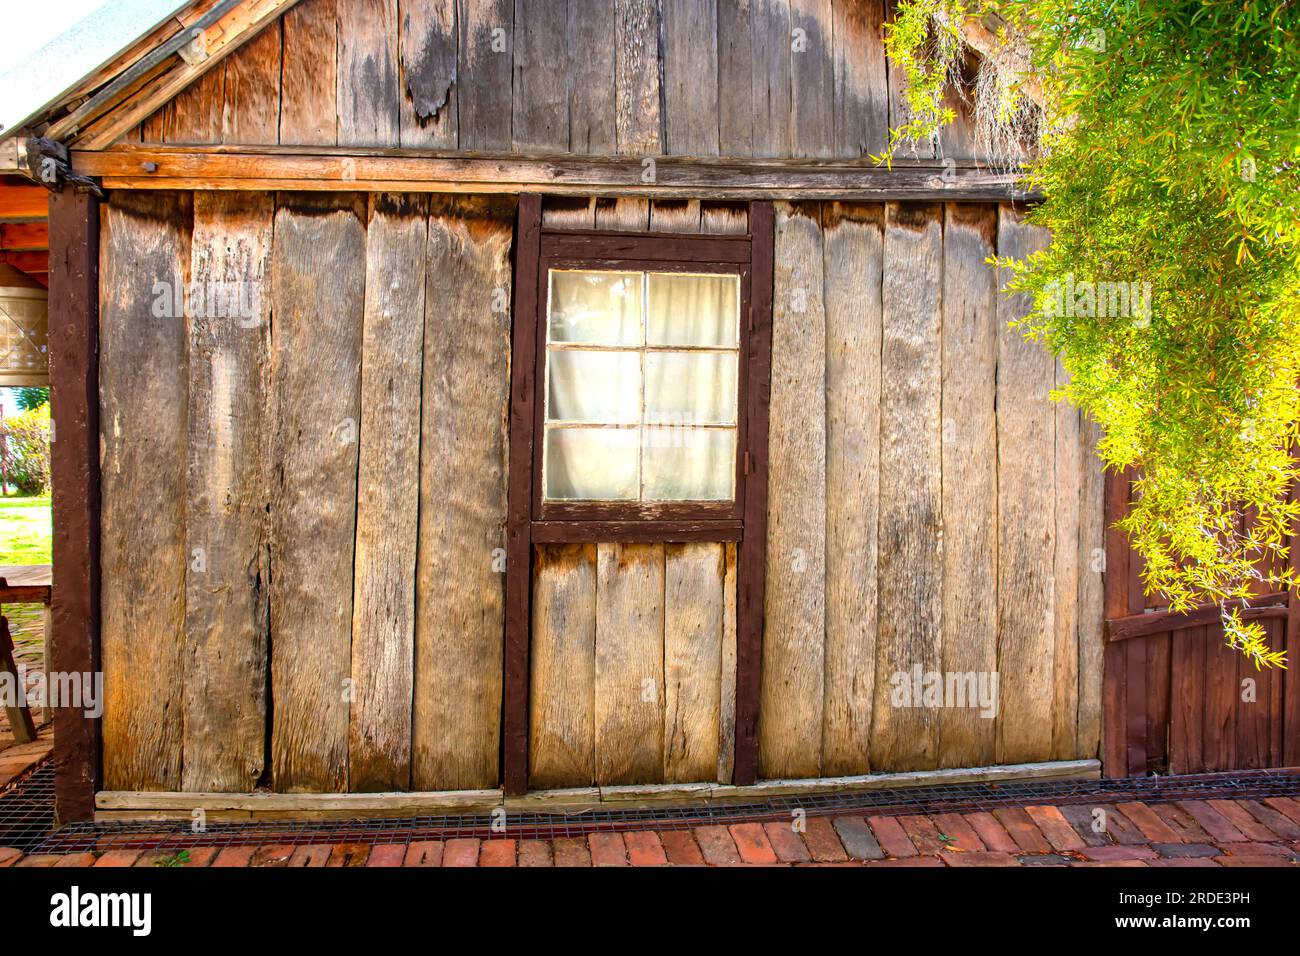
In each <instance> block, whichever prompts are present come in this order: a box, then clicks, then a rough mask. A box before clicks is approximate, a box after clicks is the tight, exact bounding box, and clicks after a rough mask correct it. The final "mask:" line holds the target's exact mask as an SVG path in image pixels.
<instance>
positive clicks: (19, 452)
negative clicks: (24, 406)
mask: <svg viewBox="0 0 1300 956" xmlns="http://www.w3.org/2000/svg"><path fill="white" fill-rule="evenodd" d="M0 449H2V452H0V453H3V455H4V464H5V467H4V472H5V477H6V478H7V479H8V481H9V484H11V485H13V486H14V487H15V488H17V489H18V493H19V494H23V495H42V494H46V493H48V492H49V490H50V406H49V405H41V406H40V407H38V408H34V409H32V410H31V411H28V412H23V413H22V414H20V415H15V416H14V417H13V418H7V419H5V420H4V422H3V423H0Z"/></svg>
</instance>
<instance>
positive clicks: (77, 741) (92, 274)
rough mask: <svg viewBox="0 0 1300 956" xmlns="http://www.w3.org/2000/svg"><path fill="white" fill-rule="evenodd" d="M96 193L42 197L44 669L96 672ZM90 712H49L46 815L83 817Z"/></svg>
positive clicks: (90, 781) (95, 759) (94, 739)
mask: <svg viewBox="0 0 1300 956" xmlns="http://www.w3.org/2000/svg"><path fill="white" fill-rule="evenodd" d="M99 210H100V206H99V200H98V199H96V198H95V197H94V196H92V195H90V194H89V193H83V192H78V191H74V190H72V189H68V188H66V187H65V188H64V190H63V192H61V193H52V194H51V195H50V282H51V287H50V298H49V317H50V334H49V355H50V386H51V387H50V410H51V421H52V425H51V427H53V428H57V430H58V441H56V442H53V443H51V446H50V458H51V468H50V477H51V482H52V484H53V490H52V494H51V498H52V506H53V513H54V540H53V549H54V555H53V583H54V587H53V603H52V607H51V611H50V613H51V617H52V624H53V626H52V628H51V630H50V634H49V640H50V648H49V660H50V666H51V668H52V669H53V670H54V671H55V672H56V673H60V674H95V673H97V672H98V671H99V668H100V663H99V647H100V604H99V602H100V590H99V588H100V576H99V566H100V564H99V562H100V551H99V528H100V490H99V482H100V476H99V449H100V443H99V394H98V392H99ZM99 731H100V722H99V720H98V719H91V718H90V717H88V716H87V715H86V710H85V709H84V708H82V709H78V708H75V707H58V708H55V710H54V735H55V741H56V747H57V752H56V754H55V759H54V816H55V820H56V822H57V823H60V824H62V823H70V822H73V821H79V820H90V819H92V818H93V817H94V812H95V791H96V790H97V789H98V788H99V754H100V748H99V736H100V735H99Z"/></svg>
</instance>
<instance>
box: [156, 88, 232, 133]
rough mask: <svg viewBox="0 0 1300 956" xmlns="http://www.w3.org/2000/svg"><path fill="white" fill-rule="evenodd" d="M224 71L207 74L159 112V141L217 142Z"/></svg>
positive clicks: (222, 102)
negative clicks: (160, 120)
mask: <svg viewBox="0 0 1300 956" xmlns="http://www.w3.org/2000/svg"><path fill="white" fill-rule="evenodd" d="M225 85H226V71H225V70H223V69H214V70H209V71H208V72H207V73H204V74H203V75H202V76H200V77H199V78H198V79H197V80H195V81H194V82H193V83H191V84H190V85H189V86H187V87H185V89H183V90H181V92H180V93H178V94H176V98H175V99H174V100H172V101H171V102H170V103H168V104H167V106H165V107H164V108H163V140H164V141H165V142H168V143H185V144H194V145H198V144H202V143H219V142H221V119H222V112H223V110H224V107H225Z"/></svg>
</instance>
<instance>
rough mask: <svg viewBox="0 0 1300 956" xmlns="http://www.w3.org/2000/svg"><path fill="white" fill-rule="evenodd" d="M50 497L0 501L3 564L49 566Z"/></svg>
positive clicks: (51, 535) (13, 498)
mask: <svg viewBox="0 0 1300 956" xmlns="http://www.w3.org/2000/svg"><path fill="white" fill-rule="evenodd" d="M53 534H54V529H53V526H52V523H51V520H50V498H49V496H48V495H46V496H45V497H42V498H19V497H12V498H11V497H8V496H6V497H3V498H0V564H49V563H50V546H51V539H52V537H53Z"/></svg>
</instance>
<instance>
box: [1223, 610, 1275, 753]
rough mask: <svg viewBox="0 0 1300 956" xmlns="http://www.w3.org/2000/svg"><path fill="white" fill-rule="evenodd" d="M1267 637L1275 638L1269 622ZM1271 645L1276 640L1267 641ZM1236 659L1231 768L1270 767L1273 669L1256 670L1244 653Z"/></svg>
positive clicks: (1234, 652) (1237, 652)
mask: <svg viewBox="0 0 1300 956" xmlns="http://www.w3.org/2000/svg"><path fill="white" fill-rule="evenodd" d="M1262 623H1263V624H1264V630H1265V633H1266V634H1267V636H1268V637H1270V638H1276V634H1275V633H1274V628H1272V627H1271V626H1270V623H1269V622H1268V621H1264V622H1262ZM1269 646H1270V647H1276V646H1277V645H1276V643H1272V642H1270V644H1269ZM1232 653H1233V654H1234V655H1235V656H1236V658H1237V721H1236V723H1237V728H1236V729H1237V761H1236V763H1235V764H1234V769H1239V770H1259V769H1262V768H1264V767H1267V766H1269V765H1270V764H1269V760H1268V757H1269V754H1268V750H1269V747H1268V733H1269V732H1268V723H1269V721H1268V716H1269V714H1268V711H1269V705H1270V704H1271V703H1272V701H1273V679H1274V671H1272V670H1271V669H1264V668H1261V669H1259V670H1256V669H1255V665H1253V664H1252V663H1251V662H1250V661H1249V660H1247V659H1246V657H1245V655H1243V654H1241V653H1240V652H1239V651H1233V652H1232Z"/></svg>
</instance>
